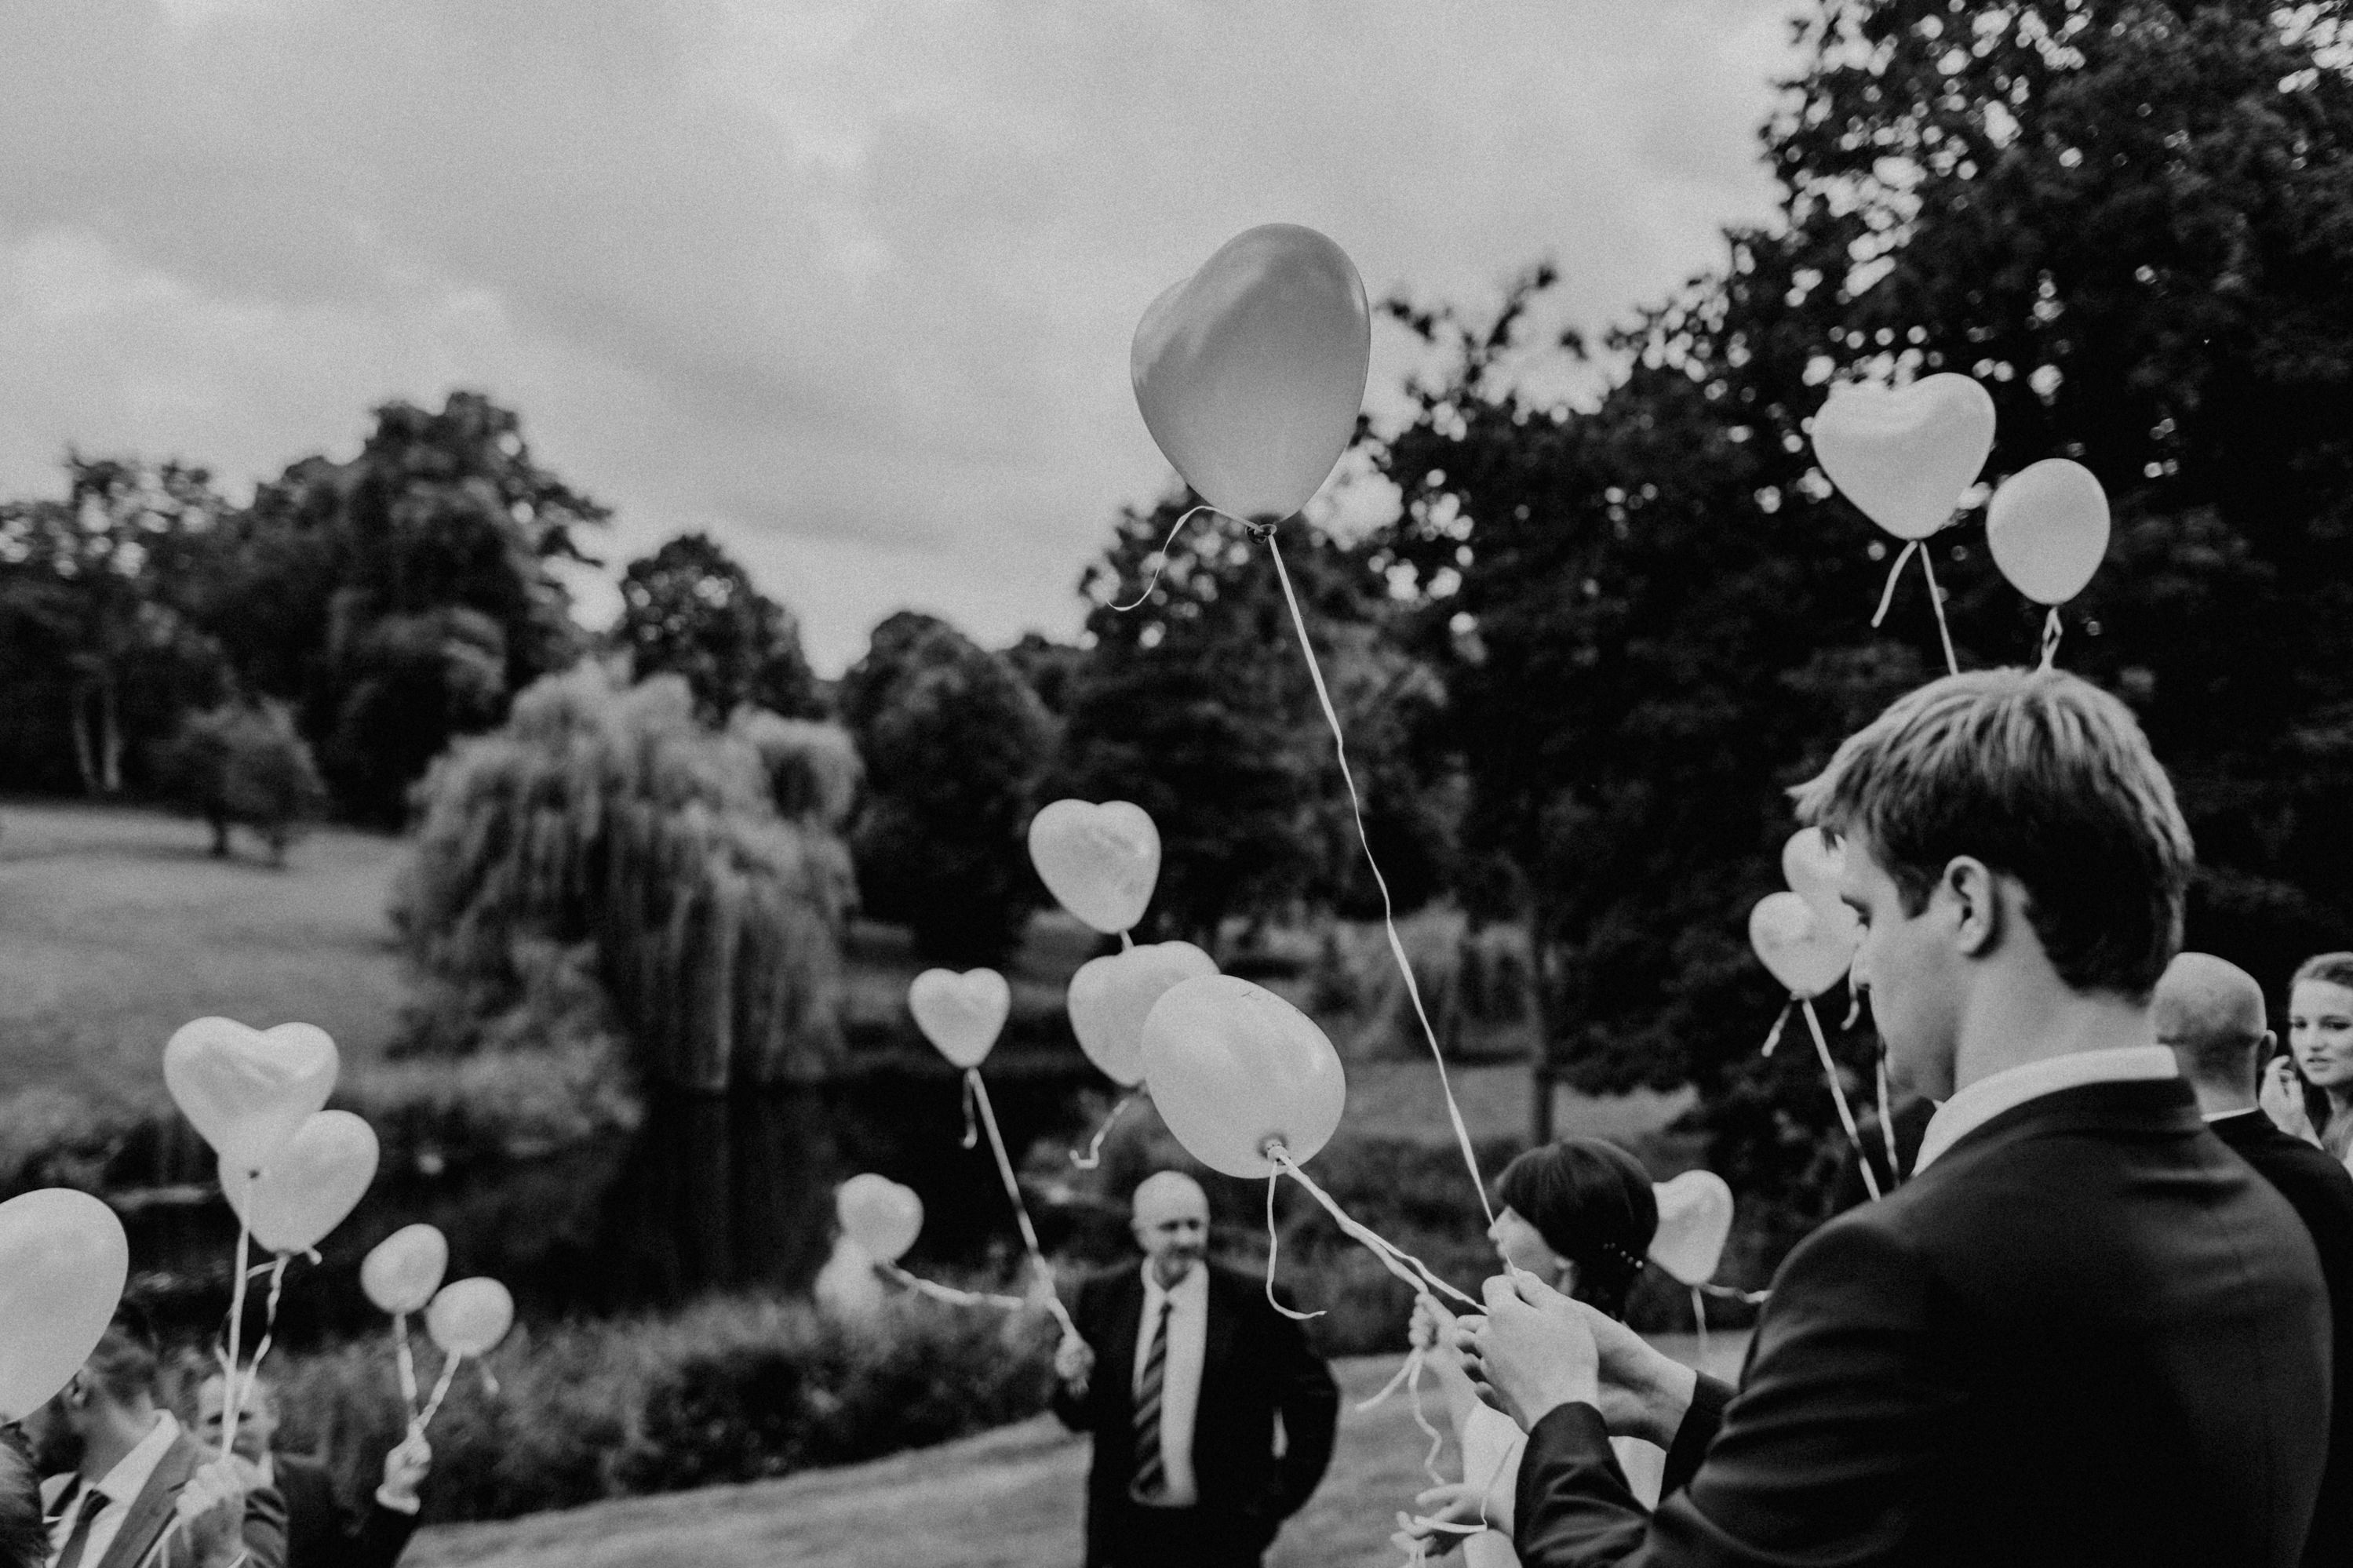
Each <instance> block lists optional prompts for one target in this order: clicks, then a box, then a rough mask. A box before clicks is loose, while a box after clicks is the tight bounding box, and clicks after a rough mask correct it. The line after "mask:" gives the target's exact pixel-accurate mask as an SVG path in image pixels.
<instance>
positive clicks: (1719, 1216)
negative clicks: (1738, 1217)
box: [1651, 1171, 1732, 1285]
mask: <svg viewBox="0 0 2353 1568" xmlns="http://www.w3.org/2000/svg"><path fill="white" fill-rule="evenodd" d="M1651 1193H1652V1194H1653V1195H1655V1196H1656V1197H1657V1198H1658V1200H1659V1231H1658V1235H1656V1236H1655V1237H1652V1238H1651V1262H1653V1263H1655V1264H1657V1265H1658V1266H1659V1267H1660V1268H1663V1269H1665V1270H1666V1271H1667V1272H1668V1273H1670V1274H1672V1275H1673V1276H1674V1277H1675V1279H1678V1280H1679V1281H1681V1282H1682V1283H1683V1284H1685V1285H1704V1284H1706V1283H1707V1282H1708V1281H1709V1280H1711V1279H1715V1268H1716V1265H1717V1264H1718V1263H1719V1262H1721V1261H1722V1260H1723V1258H1724V1243H1725V1238H1726V1237H1729V1236H1731V1234H1732V1189H1731V1188H1730V1187H1729V1186H1727V1185H1725V1180H1724V1178H1723V1177H1722V1176H1719V1175H1717V1174H1716V1173H1715V1172H1714V1171H1685V1172H1684V1173H1683V1174H1682V1175H1680V1176H1677V1177H1675V1178H1674V1179H1673V1180H1672V1181H1667V1182H1661V1183H1659V1184H1657V1185H1655V1186H1653V1187H1652V1188H1651Z"/></svg>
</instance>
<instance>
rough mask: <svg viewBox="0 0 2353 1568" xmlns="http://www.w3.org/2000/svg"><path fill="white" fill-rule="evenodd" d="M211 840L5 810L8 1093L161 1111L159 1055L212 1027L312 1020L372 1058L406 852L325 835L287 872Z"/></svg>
mask: <svg viewBox="0 0 2353 1568" xmlns="http://www.w3.org/2000/svg"><path fill="white" fill-rule="evenodd" d="M210 842H211V836H210V834H209V832H208V831H207V829H206V827H205V826H203V825H202V824H201V823H196V822H191V821H184V820H180V819H177V818H174V817H170V816H160V815H158V814H155V813H153V812H146V811H136V810H129V809H118V808H111V807H101V806H83V805H54V804H42V805H0V1052H5V1061H6V1065H7V1071H6V1074H5V1080H6V1083H7V1086H8V1087H9V1088H11V1089H16V1088H33V1087H44V1088H50V1089H59V1090H63V1091H66V1092H67V1093H69V1094H71V1095H73V1096H75V1097H76V1098H80V1099H84V1100H92V1101H97V1102H100V1103H113V1104H125V1103H127V1104H131V1105H138V1106H145V1105H153V1104H161V1103H163V1102H164V1077H163V1070H162V1063H163V1055H164V1041H165V1040H166V1039H168V1038H170V1037H171V1034H172V1031H173V1030H174V1029H176V1028H177V1027H179V1026H181V1025H182V1024H185V1023H186V1022H187V1021H188V1020H189V1019H191V1018H196V1017H202V1016H206V1015H207V1014H219V1015H222V1016H227V1017H232V1018H237V1019H240V1020H242V1021H244V1022H246V1023H248V1024H254V1025H259V1026H269V1025H272V1024H280V1023H285V1022H287V1021H289V1020H292V1019H300V1020H301V1021H303V1022H305V1023H311V1024H316V1025H318V1026H320V1027H321V1028H322V1029H324V1030H326V1031H327V1032H328V1033H329V1034H330V1035H332V1036H333V1037H335V1043H336V1044H337V1045H338V1046H339V1047H342V1049H343V1059H344V1060H345V1061H346V1062H352V1061H364V1060H366V1059H368V1058H372V1057H374V1056H375V1055H376V1054H377V1053H378V1052H379V1051H380V1050H382V1048H383V1047H384V1045H385V1042H386V1040H388V1039H389V1038H390V1037H391V1036H392V1033H393V1029H394V1027H395V1025H396V1021H397V1016H398V1010H399V1007H400V1004H401V1001H402V999H403V997H404V995H405V994H406V990H405V984H404V982H403V978H402V975H401V971H400V964H399V960H398V957H397V954H396V952H395V950H394V947H393V945H392V931H391V928H390V927H389V925H388V924H387V923H386V921H385V896H386V894H387V893H388V892H389V890H390V887H391V882H392V876H393V872H394V870H395V868H396V866H397V865H398V864H399V862H400V859H401V857H402V854H403V848H402V846H401V844H400V842H399V841H398V840H397V839H394V838H388V837H382V836H380V835H373V834H363V833H354V832H349V831H345V830H342V829H334V828H329V829H322V831H320V832H318V833H315V834H313V835H311V837H309V838H306V839H304V840H303V841H302V842H301V843H299V844H297V845H296V846H295V847H294V848H293V850H292V851H291V853H290V856H289V858H288V863H287V867H286V868H285V869H284V870H282V871H280V870H272V869H271V868H269V866H268V865H267V864H265V863H264V862H263V861H262V859H261V858H259V856H258V855H256V854H252V853H251V852H250V850H249V848H248V846H247V845H246V844H245V843H244V841H243V839H242V837H240V840H239V851H240V852H239V855H238V856H237V858H231V859H227V860H216V859H214V858H212V857H211V856H210V855H209V854H208V853H207V850H208V847H209V846H210Z"/></svg>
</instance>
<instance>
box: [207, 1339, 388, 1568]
mask: <svg viewBox="0 0 2353 1568" xmlns="http://www.w3.org/2000/svg"><path fill="white" fill-rule="evenodd" d="M222 1391H223V1390H222V1383H221V1378H220V1374H219V1373H214V1374H213V1375H212V1376H210V1377H208V1378H206V1379H205V1381H204V1384H203V1385H202V1386H201V1387H200V1388H199V1389H198V1391H197V1394H196V1428H197V1430H198V1431H200V1432H202V1433H203V1434H204V1436H205V1441H206V1443H207V1444H210V1445H212V1446H215V1447H217V1446H218V1445H219V1443H220V1431H221V1394H222ZM277 1436H278V1391H277V1390H276V1389H275V1388H273V1387H272V1386H271V1385H270V1384H269V1382H268V1381H266V1380H264V1379H259V1378H257V1379H255V1381H254V1384H253V1386H252V1388H251V1390H250V1391H249V1392H248V1394H246V1397H245V1402H244V1405H243V1406H242V1408H240V1409H239V1410H238V1412H237V1440H236V1441H235V1442H234V1443H232V1444H231V1445H230V1452H232V1453H234V1454H235V1455H237V1457H238V1458H241V1459H243V1460H244V1461H245V1462H246V1463H247V1464H248V1465H250V1466H252V1467H253V1470H254V1473H255V1474H256V1475H258V1476H259V1478H260V1479H262V1480H264V1481H267V1482H269V1483H270V1484H272V1485H274V1486H275V1487H277V1489H278V1490H279V1493H280V1496H282V1497H283V1498H284V1499H285V1500H286V1568H391V1565H392V1564H393V1563H396V1562H398V1561H399V1560H400V1554H401V1552H402V1551H404V1550H405V1549H406V1547H407V1545H408V1538H409V1537H410V1536H411V1535H413V1534H415V1533H416V1532H417V1510H418V1509H419V1508H420V1507H422V1506H423V1503H422V1500H420V1499H419V1498H418V1496H417V1489H418V1488H419V1487H420V1486H422V1485H423V1484H424V1482H425V1478H426V1476H427V1474H428V1473H429V1472H430V1471H431V1469H432V1468H433V1449H432V1447H430V1446H429V1445H428V1444H427V1442H426V1441H425V1439H424V1437H423V1436H409V1437H408V1438H406V1440H404V1441H402V1442H400V1443H398V1444H396V1445H395V1446H394V1447H393V1448H392V1450H391V1451H390V1452H389V1453H387V1454H385V1457H384V1480H383V1484H382V1485H380V1486H378V1487H377V1488H376V1489H375V1496H374V1497H373V1498H372V1499H370V1500H369V1503H368V1506H367V1507H366V1508H364V1509H353V1508H350V1507H347V1506H346V1505H345V1504H344V1502H343V1498H342V1496H341V1495H340V1494H339V1493H338V1492H337V1490H336V1488H335V1478H334V1476H333V1474H332V1472H330V1471H329V1470H328V1468H327V1467H326V1466H325V1465H322V1464H321V1463H320V1462H319V1461H318V1460H316V1459H311V1458H303V1457H302V1456H301V1455H299V1454H282V1453H280V1452H279V1451H278V1448H277V1447H276V1442H275V1439H276V1437H277Z"/></svg>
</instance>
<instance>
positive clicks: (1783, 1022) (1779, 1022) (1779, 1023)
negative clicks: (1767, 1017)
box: [1757, 995, 1798, 1057]
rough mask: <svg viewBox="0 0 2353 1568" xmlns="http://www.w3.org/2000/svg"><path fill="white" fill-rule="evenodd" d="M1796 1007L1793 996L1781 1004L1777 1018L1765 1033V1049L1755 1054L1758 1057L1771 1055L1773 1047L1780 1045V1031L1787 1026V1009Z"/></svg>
mask: <svg viewBox="0 0 2353 1568" xmlns="http://www.w3.org/2000/svg"><path fill="white" fill-rule="evenodd" d="M1796 1005H1798V999H1797V997H1795V996H1794V995H1793V996H1791V997H1790V998H1789V999H1788V1001H1787V1002H1784V1003H1782V1004H1781V1012H1780V1015H1779V1016H1778V1017H1776V1018H1775V1019H1774V1020H1773V1026H1772V1027H1771V1028H1770V1029H1768V1030H1767V1031H1766V1032H1765V1048H1764V1049H1763V1050H1761V1051H1759V1052H1757V1055H1758V1056H1761V1057H1769V1056H1771V1055H1772V1054H1773V1047H1776V1046H1778V1045H1779V1044H1780V1043H1781V1031H1782V1030H1783V1029H1786V1028H1788V1026H1789V1009H1790V1008H1792V1007H1795V1006H1796Z"/></svg>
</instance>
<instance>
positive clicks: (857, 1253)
mask: <svg viewBox="0 0 2353 1568" xmlns="http://www.w3.org/2000/svg"><path fill="white" fill-rule="evenodd" d="M809 1294H810V1295H811V1296H812V1297H814V1298H815V1299H816V1300H817V1304H818V1308H819V1309H821V1310H823V1311H824V1312H825V1313H826V1314H827V1315H828V1316H829V1317H832V1318H834V1319H835V1320H837V1321H841V1322H850V1323H858V1322H864V1321H868V1320H870V1319H871V1318H872V1317H873V1316H874V1314H875V1313H877V1312H879V1311H881V1310H882V1281H881V1279H879V1278H877V1277H876V1275H875V1273H874V1259H873V1258H872V1257H871V1256H870V1255H869V1254H868V1253H867V1251H866V1249H865V1248H864V1247H860V1246H859V1245H858V1243H856V1242H854V1241H852V1240H850V1239H849V1237H847V1236H837V1237H834V1238H833V1253H832V1255H831V1256H830V1257H828V1258H827V1259H826V1260H825V1267H824V1268H820V1269H818V1271H817V1279H815V1280H813V1281H811V1283H810V1285H809Z"/></svg>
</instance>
